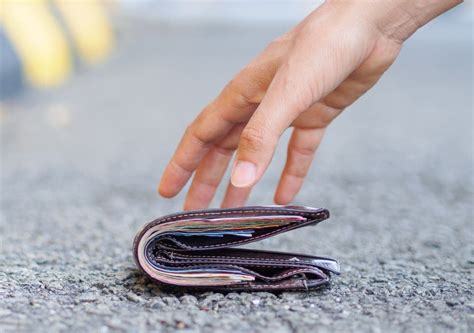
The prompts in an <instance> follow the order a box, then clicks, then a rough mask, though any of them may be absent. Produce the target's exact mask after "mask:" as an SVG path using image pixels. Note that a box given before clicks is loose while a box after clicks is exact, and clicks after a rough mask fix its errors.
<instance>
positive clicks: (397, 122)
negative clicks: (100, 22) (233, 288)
mask: <svg viewBox="0 0 474 333" xmlns="http://www.w3.org/2000/svg"><path fill="white" fill-rule="evenodd" d="M469 28H470V27H469V26H467V27H466V26H460V27H454V28H453V29H458V30H457V32H456V30H455V31H451V30H448V31H446V30H444V26H443V24H442V23H434V24H433V25H432V26H430V27H428V28H426V29H425V30H424V31H421V32H420V33H419V34H418V35H417V36H415V38H414V39H412V40H411V41H409V42H408V44H407V45H406V47H405V49H404V50H403V52H402V54H401V56H400V58H399V60H398V61H397V63H396V64H395V65H394V66H393V68H392V69H391V70H390V71H389V73H388V74H387V75H386V76H385V77H384V78H383V79H382V81H381V82H380V84H379V85H378V86H377V87H376V88H375V89H373V91H371V92H370V93H369V94H368V95H367V96H365V97H364V98H362V99H361V100H360V101H359V102H358V103H356V104H355V105H354V106H353V107H351V109H350V110H349V111H347V112H346V113H345V114H344V115H342V116H341V117H340V119H338V120H337V121H336V122H335V123H334V125H333V126H332V127H331V129H330V130H329V132H328V135H327V138H326V139H325V142H324V144H323V145H322V147H321V149H320V152H319V153H318V156H317V159H316V162H315V163H314V165H313V167H312V170H311V173H310V176H309V179H308V180H307V183H306V184H305V186H304V189H303V191H302V193H301V195H299V197H298V198H297V201H296V203H298V204H304V205H311V206H324V207H327V208H329V209H330V210H331V212H332V218H331V219H330V221H328V222H324V223H322V224H321V225H319V226H318V227H316V228H314V229H307V230H297V231H295V232H292V233H290V234H286V235H281V236H278V237H277V238H275V239H271V240H266V241H264V242H263V244H261V245H258V246H257V247H263V248H267V249H269V248H278V249H280V250H283V251H284V250H293V251H298V252H303V253H312V254H319V255H328V256H332V257H335V258H338V259H339V260H340V263H341V266H342V270H343V274H342V275H341V276H340V277H337V278H335V280H334V283H333V287H332V289H330V290H325V291H320V292H310V293H304V292H303V293H283V294H280V295H273V294H269V293H252V294H250V293H230V294H227V295H222V294H220V293H195V294H187V293H177V294H172V293H166V292H164V291H162V290H160V289H159V288H157V287H156V286H154V285H153V283H150V282H149V281H147V280H145V279H144V278H143V277H142V276H141V275H140V274H139V273H138V272H137V270H136V269H135V267H134V264H133V262H132V257H131V250H130V246H131V241H132V238H133V236H134V234H135V232H136V231H137V229H138V228H139V226H141V225H142V224H143V223H145V222H146V221H149V220H151V219H153V218H155V217H157V216H160V215H163V214H167V213H170V212H174V211H178V210H180V207H181V204H182V200H183V196H182V195H181V196H180V197H178V198H176V199H173V200H164V199H161V198H159V197H158V196H157V195H156V193H155V187H156V184H157V182H158V179H159V176H160V173H161V171H162V170H163V168H164V166H165V162H166V161H167V159H168V158H169V156H170V154H171V153H172V151H173V150H174V147H175V144H176V143H177V140H178V138H179V136H180V134H181V133H182V131H183V129H184V128H185V126H186V124H187V123H188V122H189V121H190V120H191V119H192V118H193V116H194V115H195V114H196V113H197V112H198V111H199V109H200V108H201V107H202V106H204V105H205V104H206V102H207V101H209V100H210V99H211V98H212V97H213V96H214V95H215V94H216V93H217V91H218V90H219V89H220V87H221V86H222V85H223V84H224V83H225V82H226V81H227V80H228V79H229V78H230V77H231V75H232V74H233V73H234V72H236V71H237V69H238V68H239V67H240V66H242V65H243V64H244V63H246V62H247V61H248V60H249V59H251V58H252V57H253V56H254V55H255V54H256V53H257V52H258V51H259V50H261V49H262V48H263V46H264V45H265V43H267V42H268V41H269V40H271V39H272V38H273V37H275V36H277V35H278V34H279V33H280V32H281V31H283V29H284V28H283V27H279V28H275V29H274V28H256V27H249V28H229V27H199V26H198V27H189V28H186V27H181V28H179V27H169V26H161V27H156V26H151V27H150V26H148V27H141V28H139V27H134V28H133V29H131V31H130V32H127V31H129V30H125V32H126V33H125V34H124V35H123V36H122V41H123V42H122V46H121V47H120V48H119V49H118V51H117V52H116V54H115V55H114V56H113V58H112V59H111V60H110V61H109V62H108V63H107V64H105V65H104V66H102V67H98V68H96V69H94V70H87V69H85V70H82V71H80V72H79V73H77V74H76V77H75V78H74V79H73V80H72V81H70V82H69V83H68V84H67V85H66V86H64V87H61V88H60V89H57V90H56V91H52V92H44V93H39V92H36V93H35V92H31V93H30V94H28V95H27V96H26V97H24V98H23V99H22V100H17V101H15V102H14V103H11V104H10V105H8V106H6V107H4V110H3V112H2V124H1V131H2V175H1V177H2V178H1V182H2V183H1V185H2V209H1V229H0V241H1V256H0V331H10V330H11V331H60V330H71V331H104V332H107V331H137V330H138V331H148V330H150V331H165V332H171V331H174V330H175V329H176V328H178V329H182V330H183V331H187V332H197V331H203V332H213V331H234V332H254V331H260V332H268V331H273V332H313V331H314V330H315V329H318V330H319V329H320V330H321V331H328V332H329V331H334V330H336V331H373V332H385V331H387V330H390V331H413V332H415V331H416V332H417V331H435V332H445V331H448V330H452V331H464V332H468V331H471V332H472V329H473V318H474V317H473V311H474V301H473V297H472V289H471V288H472V270H473V266H474V256H473V253H474V249H473V245H472V244H473V233H472V230H473V228H472V227H473V225H472V188H473V187H472V166H473V164H472V163H473V160H472V95H471V94H472V90H471V89H472V76H471V73H472V63H471V60H472V48H471V45H472V44H471V43H472V42H469V36H468V34H462V33H458V32H461V31H469ZM434 35H436V36H438V37H437V38H436V39H435V38H432V36H434ZM286 139H287V137H285V140H286ZM284 150H285V148H284V146H283V145H282V146H281V147H280V150H279V152H278V154H277V156H276V158H275V162H274V164H273V165H272V167H271V168H270V170H269V172H268V175H267V176H266V177H265V179H264V180H263V181H262V182H261V184H260V185H259V186H258V188H256V189H255V193H254V194H253V197H252V198H251V202H250V203H251V204H269V203H271V200H272V191H273V189H274V186H275V184H276V181H277V177H278V173H279V170H280V168H281V165H282V162H283V158H284ZM215 204H217V202H216V203H215ZM323 231H324V235H325V237H324V238H320V237H318V235H320V234H321V233H322V232H323Z"/></svg>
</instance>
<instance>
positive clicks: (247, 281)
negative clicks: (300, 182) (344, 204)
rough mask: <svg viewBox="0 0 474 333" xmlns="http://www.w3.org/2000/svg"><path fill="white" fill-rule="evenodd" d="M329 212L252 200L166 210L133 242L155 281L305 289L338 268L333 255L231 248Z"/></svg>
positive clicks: (221, 287)
mask: <svg viewBox="0 0 474 333" xmlns="http://www.w3.org/2000/svg"><path fill="white" fill-rule="evenodd" d="M328 217H329V211H328V210H327V209H324V208H311V207H301V206H256V207H240V208H229V209H206V210H199V211H187V212H181V213H176V214H172V215H167V216H164V217H161V218H158V219H156V220H154V221H152V222H150V223H148V224H146V225H145V226H144V227H143V228H142V229H141V230H140V231H139V232H138V234H137V236H136V237H135V240H134V243H133V254H134V259H135V262H136V264H137V266H138V267H139V268H140V269H141V270H142V271H143V272H144V273H145V274H146V275H148V276H149V277H150V278H151V279H153V280H155V281H156V282H158V283H162V284H165V285H170V286H175V287H185V288H199V289H207V290H221V291H225V290H228V291H231V290H245V291H257V290H258V291H263V290H266V291H278V290H282V291H283V290H309V289H316V288H320V287H324V286H327V285H329V283H330V279H331V273H336V274H339V264H338V262H337V261H336V260H334V259H331V258H326V257H316V256H311V255H302V254H295V253H287V252H277V251H261V250H251V249H242V248H235V246H238V245H243V244H248V243H252V242H256V241H259V240H262V239H265V238H268V237H272V236H275V235H278V234H281V233H283V232H287V231H290V230H293V229H297V228H301V227H305V226H310V225H315V224H317V223H319V222H321V221H323V220H325V219H327V218H328Z"/></svg>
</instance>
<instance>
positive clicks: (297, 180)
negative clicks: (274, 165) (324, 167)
mask: <svg viewBox="0 0 474 333" xmlns="http://www.w3.org/2000/svg"><path fill="white" fill-rule="evenodd" d="M324 132H325V129H324V128H295V129H294V130H293V134H292V135H291V139H290V142H289V143H288V154H287V159H286V164H285V168H284V169H283V173H282V175H281V178H280V182H279V184H278V187H277V190H276V193H275V203H277V204H280V205H285V204H288V203H289V202H291V201H292V200H293V198H294V197H295V195H296V194H297V193H298V192H299V190H300V189H301V186H302V185H303V181H304V179H305V177H306V175H307V173H308V170H309V168H310V166H311V162H312V161H313V158H314V154H315V152H316V150H317V149H318V146H319V144H320V143H321V140H322V138H323V136H324Z"/></svg>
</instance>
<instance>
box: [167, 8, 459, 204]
mask: <svg viewBox="0 0 474 333" xmlns="http://www.w3.org/2000/svg"><path fill="white" fill-rule="evenodd" d="M459 2H460V1H457V0H412V1H402V0H394V1H361V0H359V1H349V0H347V1H327V2H325V3H324V4H323V5H321V6H320V7H319V8H317V9H316V10H315V11H314V12H312V13H311V14H310V15H309V16H308V17H306V18H305V19H304V20H303V21H302V22H300V23H299V24H298V25H297V26H296V27H294V28H293V29H292V30H291V31H289V32H287V33H285V34H284V35H282V36H280V37H279V38H277V39H276V40H274V41H273V42H271V43H270V45H268V46H267V48H266V49H265V50H264V51H263V52H262V53H261V54H260V55H259V56H258V57H257V58H256V59H255V60H253V61H252V62H251V63H250V64H248V65H247V66H245V67H244V68H243V69H242V70H241V71H240V72H239V73H238V74H237V75H236V76H235V77H234V78H233V79H232V80H231V81H230V82H229V83H228V84H227V85H226V86H225V87H224V89H223V90H222V91H221V93H220V94H219V96H217V98H216V99H215V100H213V101H212V102H211V103H210V104H209V105H208V106H206V107H205V108H204V110H203V111H202V112H201V113H200V114H199V115H198V116H197V118H196V119H195V120H194V121H193V122H192V123H191V125H189V126H188V128H187V130H186V132H185V133H184V135H183V137H182V139H181V142H180V143H179V145H178V148H177V149H176V152H175V153H174V155H173V157H172V158H171V160H170V162H169V164H168V165H167V167H166V169H165V171H164V173H163V176H162V178H161V182H160V185H159V193H160V194H161V195H162V196H164V197H167V198H169V197H173V196H175V195H176V194H178V193H179V192H180V191H181V189H182V188H183V187H184V186H185V184H186V183H187V181H188V180H189V179H190V178H191V176H192V175H193V174H194V177H193V180H192V184H191V186H190V188H189V191H188V193H187V196H186V200H185V203H184V209H201V208H206V207H208V206H209V204H210V202H211V200H212V199H213V197H214V194H215V192H216V189H217V187H218V185H219V184H220V182H221V181H222V179H223V176H224V173H225V171H226V169H227V168H228V166H229V164H230V162H231V160H232V158H233V156H234V155H235V159H234V162H233V166H232V173H231V182H230V183H229V184H228V187H227V191H226V194H225V196H224V199H223V201H222V207H236V206H242V205H244V204H245V202H246V201H247V198H248V196H249V194H250V191H251V189H252V187H253V186H254V185H255V184H256V183H257V182H258V180H259V179H260V178H261V177H262V175H263V174H264V172H265V170H266V169H267V167H268V165H269V163H270V162H271V160H272V157H273V154H274V151H275V148H276V146H277V144H278V141H279V138H280V136H281V135H282V133H283V132H284V131H285V130H286V129H287V128H290V127H291V128H292V135H291V139H290V141H289V144H288V151H287V160H286V164H285V167H284V169H283V171H282V174H281V177H280V181H279V183H278V186H277V189H276V192H275V202H276V203H277V204H288V203H290V202H291V201H292V200H293V199H294V197H295V196H296V194H297V193H298V192H299V190H300V188H301V186H302V185H303V181H304V179H305V176H306V175H307V173H308V170H309V168H310V165H311V162H312V160H313V158H314V155H315V152H316V150H317V148H318V147H319V145H320V144H321V140H322V138H323V136H324V133H325V131H326V128H327V127H328V125H329V124H330V123H331V122H332V121H333V120H334V119H335V118H336V117H337V116H338V115H339V114H340V113H341V112H342V111H343V110H345V109H346V108H347V107H348V106H349V105H351V104H352V103H354V102H355V101H356V100H357V99H358V98H359V97H360V96H362V95H363V94H364V93H365V92H366V91H368V90H369V89H370V88H371V87H372V86H373V85H374V84H375V83H376V82H377V81H378V80H379V79H380V77H381V76H382V75H383V73H384V72H385V71H386V70H387V69H388V68H389V67H390V65H391V64H392V63H393V62H394V61H395V59H396V58H397V56H398V54H399V52H400V50H401V48H402V45H403V42H404V41H405V40H406V39H407V38H409V37H410V36H411V35H412V34H413V33H414V32H415V31H416V30H417V29H418V28H419V27H421V26H423V25H424V24H426V23H428V22H429V21H430V20H431V19H433V18H435V17H436V16H438V15H440V14H442V13H443V12H445V11H447V10H449V9H450V8H452V7H454V6H455V5H457V4H458V3H459Z"/></svg>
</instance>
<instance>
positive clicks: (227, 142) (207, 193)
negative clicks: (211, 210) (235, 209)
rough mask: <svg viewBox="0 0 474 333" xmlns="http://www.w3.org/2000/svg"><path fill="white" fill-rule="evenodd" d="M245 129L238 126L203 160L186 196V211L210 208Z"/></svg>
mask: <svg viewBox="0 0 474 333" xmlns="http://www.w3.org/2000/svg"><path fill="white" fill-rule="evenodd" d="M243 128H244V126H243V125H236V126H235V127H234V128H233V129H232V130H231V132H230V133H229V134H228V135H227V137H226V138H225V139H224V140H222V141H221V142H219V143H218V144H216V145H215V146H214V147H213V148H211V149H210V150H209V152H208V153H207V155H206V156H205V157H204V158H203V160H202V161H201V163H200V165H199V167H198V168H197V170H196V173H195V175H194V177H193V182H192V184H191V186H190V188H189V191H188V193H187V195H186V200H185V202H184V209H185V210H190V209H202V208H206V207H208V206H209V204H210V202H211V201H212V198H213V197H214V194H215V192H216V189H217V187H218V186H219V183H220V182H221V180H222V177H223V176H224V174H225V171H226V169H227V166H228V165H229V162H230V160H231V158H232V155H233V154H234V151H235V149H236V148H237V144H238V142H239V137H240V133H241V132H242V130H243Z"/></svg>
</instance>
